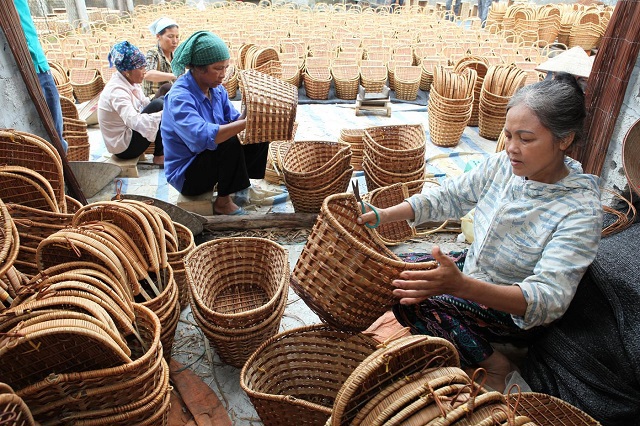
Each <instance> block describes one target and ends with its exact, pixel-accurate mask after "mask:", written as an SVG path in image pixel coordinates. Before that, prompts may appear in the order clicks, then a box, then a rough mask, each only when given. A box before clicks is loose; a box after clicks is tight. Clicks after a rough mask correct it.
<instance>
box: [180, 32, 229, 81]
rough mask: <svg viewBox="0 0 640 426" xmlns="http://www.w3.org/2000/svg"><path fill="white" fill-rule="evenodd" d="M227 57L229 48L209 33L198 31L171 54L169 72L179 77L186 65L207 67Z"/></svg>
mask: <svg viewBox="0 0 640 426" xmlns="http://www.w3.org/2000/svg"><path fill="white" fill-rule="evenodd" d="M229 57H230V56H229V48H227V45H226V44H225V42H224V41H222V39H221V38H220V37H218V36H217V35H215V34H213V33H211V32H209V31H198V32H195V33H193V34H191V36H190V37H189V38H188V39H186V40H185V41H184V42H182V43H180V45H179V46H178V48H177V49H176V51H175V52H174V53H173V61H171V70H172V71H173V73H174V74H175V75H176V76H178V77H179V76H181V75H182V74H183V73H184V69H185V67H186V66H187V65H196V66H201V65H209V64H213V63H216V62H220V61H225V60H227V59H229Z"/></svg>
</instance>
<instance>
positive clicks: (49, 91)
mask: <svg viewBox="0 0 640 426" xmlns="http://www.w3.org/2000/svg"><path fill="white" fill-rule="evenodd" d="M38 81H39V82H40V87H41V88H42V93H43V94H44V100H45V101H46V102H47V106H48V107H49V111H51V117H52V118H53V124H54V125H55V127H56V133H58V137H59V138H60V141H61V142H62V147H63V148H64V151H65V152H66V151H67V147H68V145H67V141H65V140H64V139H62V107H61V106H60V93H59V92H58V88H57V87H56V82H55V80H54V79H53V75H51V71H47V72H41V73H38Z"/></svg>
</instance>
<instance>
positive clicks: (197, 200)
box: [176, 192, 213, 216]
mask: <svg viewBox="0 0 640 426" xmlns="http://www.w3.org/2000/svg"><path fill="white" fill-rule="evenodd" d="M176 205H177V206H178V207H180V208H182V209H184V210H186V211H188V212H192V213H197V214H199V215H202V216H213V192H206V193H204V194H202V195H198V196H196V197H187V196H186V195H182V194H179V195H178V200H177V201H176Z"/></svg>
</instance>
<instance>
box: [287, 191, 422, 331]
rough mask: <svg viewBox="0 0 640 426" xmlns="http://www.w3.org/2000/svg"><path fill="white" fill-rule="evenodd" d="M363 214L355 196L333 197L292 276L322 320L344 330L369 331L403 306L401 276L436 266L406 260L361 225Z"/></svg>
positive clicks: (320, 217) (298, 290) (324, 204)
mask: <svg viewBox="0 0 640 426" xmlns="http://www.w3.org/2000/svg"><path fill="white" fill-rule="evenodd" d="M360 214H361V213H360V209H359V206H358V205H357V203H356V200H355V197H354V196H353V194H336V195H332V196H329V197H327V198H326V199H325V200H324V203H323V205H322V209H321V211H320V214H319V216H318V219H317V221H316V224H315V225H314V227H313V230H312V232H311V235H310V236H309V239H308V240H307V243H306V245H305V247H304V249H303V250H302V253H301V254H300V257H299V258H298V262H297V263H296V265H295V268H294V270H293V274H292V276H291V286H292V287H293V289H294V290H295V291H296V293H297V294H298V295H299V296H300V297H301V298H302V299H303V300H304V301H305V302H306V303H307V305H308V306H309V307H310V308H311V309H312V310H313V311H314V312H315V313H316V314H317V315H318V316H319V317H320V318H321V319H322V321H324V322H326V323H328V324H330V325H332V326H334V327H337V328H339V329H343V330H364V329H366V328H367V327H368V326H369V325H371V324H372V323H373V322H374V321H375V320H376V319H378V318H379V317H380V316H381V315H382V314H383V313H385V312H386V311H387V310H388V309H389V308H390V307H391V306H392V305H393V304H394V303H396V302H397V299H396V298H395V297H394V296H393V294H392V291H393V288H392V286H391V284H390V283H391V281H392V280H393V279H395V278H396V277H397V276H398V274H399V273H400V272H401V271H404V270H424V269H429V268H433V267H434V266H435V264H433V263H426V264H410V263H405V262H402V261H400V260H399V259H398V258H397V257H396V256H395V255H394V254H393V253H392V252H391V251H390V250H389V249H387V247H385V246H384V244H383V243H382V241H380V239H379V238H378V237H377V236H376V235H375V234H374V233H373V232H372V231H371V230H370V229H369V228H367V227H364V226H362V225H358V224H357V223H356V219H357V217H358V216H359V215H360ZM363 294H367V297H366V298H363V297H362V295H363Z"/></svg>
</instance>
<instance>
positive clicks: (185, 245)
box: [167, 223, 196, 309]
mask: <svg viewBox="0 0 640 426" xmlns="http://www.w3.org/2000/svg"><path fill="white" fill-rule="evenodd" d="M174 226H175V229H176V232H177V235H178V247H177V250H175V251H173V252H169V251H168V252H167V259H168V261H169V265H170V266H171V268H172V269H173V279H174V281H175V282H176V286H177V287H178V294H179V298H178V299H179V301H180V308H181V309H184V308H186V307H187V305H188V304H189V287H188V285H187V272H186V271H185V267H184V257H185V256H186V255H187V254H189V253H190V252H191V251H192V250H193V249H194V248H195V246H196V244H195V240H194V238H193V233H192V232H191V230H190V229H189V228H187V227H186V226H184V225H181V224H179V223H174Z"/></svg>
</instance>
